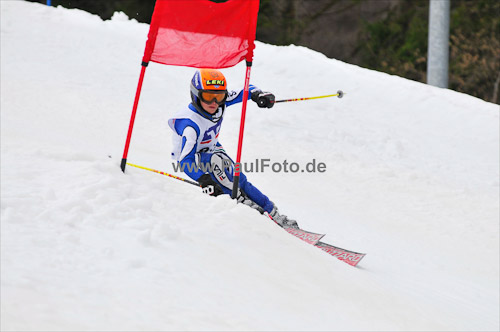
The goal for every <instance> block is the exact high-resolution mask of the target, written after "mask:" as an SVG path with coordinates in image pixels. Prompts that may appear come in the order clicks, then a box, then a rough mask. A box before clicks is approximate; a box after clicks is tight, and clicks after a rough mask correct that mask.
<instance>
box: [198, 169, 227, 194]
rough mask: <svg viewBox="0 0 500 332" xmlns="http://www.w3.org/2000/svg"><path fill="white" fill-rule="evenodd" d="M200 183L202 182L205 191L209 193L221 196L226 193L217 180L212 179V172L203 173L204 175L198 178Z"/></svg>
mask: <svg viewBox="0 0 500 332" xmlns="http://www.w3.org/2000/svg"><path fill="white" fill-rule="evenodd" d="M198 183H199V184H200V186H201V188H203V193H205V194H207V195H210V196H219V195H221V194H223V193H224V192H223V191H222V189H221V187H220V186H219V184H218V183H217V182H215V181H214V179H212V177H211V176H210V174H203V175H202V176H200V178H199V179H198Z"/></svg>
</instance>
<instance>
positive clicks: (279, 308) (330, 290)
mask: <svg viewBox="0 0 500 332" xmlns="http://www.w3.org/2000/svg"><path fill="white" fill-rule="evenodd" d="M147 31H148V26H147V25H145V24H139V23H137V22H136V21H134V20H128V18H127V17H126V16H125V15H124V14H120V13H117V14H115V16H114V17H113V19H112V20H110V21H102V20H101V19H100V18H98V17H97V16H93V15H90V14H88V13H85V12H83V11H79V10H67V9H64V8H50V7H46V6H43V5H40V4H35V3H26V2H22V1H1V329H2V331H14V330H15V331H20V330H31V331H33V330H45V331H110V330H113V331H116V330H125V331H144V330H148V331H160V330H162V331H163V330H165V331H167V330H273V331H281V330H294V331H310V330H328V331H340V330H342V331H347V330H365V331H366V330H420V331H424V330H426V331H437V330H439V331H453V330H467V331H479V330H490V331H498V330H499V329H500V322H499V218H500V216H499V210H500V209H499V150H500V149H499V106H498V105H495V104H491V103H487V102H484V101H481V100H479V99H476V98H473V97H471V96H468V95H465V94H460V93H456V92H453V91H450V90H444V89H439V88H435V87H430V86H427V85H424V84H420V83H416V82H413V81H409V80H405V79H402V78H399V77H396V76H390V75H386V74H382V73H378V72H374V71H369V70H366V69H363V68H359V67H357V66H353V65H349V64H346V63H343V62H340V61H336V60H331V59H327V58H326V57H324V56H323V55H321V54H319V53H316V52H313V51H311V50H308V49H306V48H303V47H296V46H289V47H276V46H271V45H266V44H262V43H257V48H256V53H255V59H254V67H253V70H252V83H253V84H255V85H257V86H259V87H261V88H263V89H265V90H269V91H272V92H274V93H275V94H276V96H277V98H279V99H283V98H296V97H308V96H314V95H322V94H329V93H335V92H336V91H337V90H338V89H342V90H344V92H346V95H345V97H344V98H342V99H338V98H329V99H320V100H314V101H307V102H296V103H286V104H279V105H276V107H275V108H273V109H271V110H267V109H266V110H261V109H258V108H257V107H256V106H255V105H254V104H253V103H250V104H249V109H248V114H247V126H246V129H245V133H246V136H245V141H244V149H243V160H244V161H245V160H246V161H254V160H255V159H257V158H267V159H270V161H271V164H272V163H275V162H276V163H282V162H283V161H284V160H287V162H289V163H291V162H296V163H298V164H300V165H301V166H302V167H305V165H306V164H307V163H308V162H310V161H312V160H313V159H315V160H316V162H318V163H319V162H323V163H325V164H326V172H324V173H318V172H316V173H307V172H304V173H302V172H298V173H284V172H281V173H275V172H272V171H271V170H270V169H267V170H266V171H265V172H259V173H256V172H253V173H248V174H247V175H248V176H249V178H250V180H251V181H252V182H253V183H254V184H255V185H257V186H258V187H259V188H260V189H261V190H262V191H263V192H265V193H266V194H267V195H268V196H270V197H271V199H272V200H273V201H275V202H276V203H277V204H278V206H279V207H280V209H281V210H282V211H283V212H284V213H286V214H288V215H290V216H292V217H295V218H296V219H297V220H298V221H299V224H300V225H301V226H302V227H303V228H305V229H309V230H311V231H316V232H324V233H326V234H327V236H326V237H325V241H326V242H329V243H332V244H335V245H338V246H341V247H346V248H349V249H352V250H356V251H361V252H366V253H368V255H367V256H366V257H365V258H364V260H363V261H362V262H361V263H360V265H359V267H358V268H353V267H351V266H349V265H347V264H345V263H343V262H341V261H338V260H336V259H335V258H333V257H331V256H329V255H327V254H326V253H323V252H322V251H320V250H318V249H316V248H314V247H312V246H309V245H307V244H305V243H303V242H301V241H300V240H297V239H296V238H293V237H292V236H290V235H288V234H287V233H285V232H284V231H282V230H280V229H279V228H278V227H277V226H275V225H273V224H272V223H271V222H270V221H268V220H266V219H265V218H263V217H261V216H260V215H259V214H258V213H257V212H255V211H253V210H250V209H248V208H246V207H243V206H239V205H238V206H237V205H235V204H234V202H233V201H231V200H230V199H229V198H228V197H219V198H217V199H214V198H212V197H208V196H205V195H202V194H200V193H199V189H198V188H196V187H194V186H190V185H187V184H184V183H182V182H180V181H176V180H173V179H170V178H167V177H164V176H161V175H157V174H154V173H151V172H147V171H143V170H139V169H133V168H130V167H129V168H128V169H127V172H126V174H125V175H124V174H123V173H122V172H121V171H120V169H119V163H120V160H121V155H122V151H123V146H124V143H125V137H126V132H127V128H128V121H129V118H130V110H131V107H132V102H133V97H134V93H135V88H136V84H137V79H138V76H139V72H140V60H141V57H142V52H143V50H144V45H145V41H146V36H147ZM193 72H194V70H193V69H191V68H180V67H170V66H162V65H157V64H154V63H153V64H150V66H149V67H148V70H147V72H146V79H145V82H144V87H143V93H142V96H141V102H140V105H139V111H138V115H137V120H136V125H135V129H134V135H133V137H132V144H131V148H130V152H129V161H130V162H133V163H136V164H139V165H143V166H147V167H152V168H156V169H160V170H163V171H166V172H172V165H171V160H170V156H169V155H170V137H171V133H170V130H169V129H168V126H167V123H166V120H167V119H168V117H169V116H171V115H172V114H173V113H174V112H175V111H176V110H177V109H178V108H180V107H183V106H184V105H186V104H187V103H188V102H189V100H190V98H189V88H188V87H189V80H190V78H191V76H192V74H193ZM224 73H225V74H226V77H227V78H228V80H229V82H230V86H231V85H232V87H233V88H234V89H237V88H240V87H241V86H242V83H243V78H244V66H243V64H241V65H238V66H236V67H234V68H231V69H228V70H225V71H224ZM240 114H241V108H240V107H238V106H234V107H232V108H229V109H228V110H227V116H226V121H225V123H224V125H223V128H222V133H221V136H220V141H221V142H222V143H223V144H224V146H225V148H226V150H227V151H228V152H229V153H230V154H232V155H233V156H234V155H235V154H236V144H237V134H238V130H239V118H240ZM178 175H181V174H178Z"/></svg>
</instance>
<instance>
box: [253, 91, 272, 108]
mask: <svg viewBox="0 0 500 332" xmlns="http://www.w3.org/2000/svg"><path fill="white" fill-rule="evenodd" d="M251 98H252V100H253V101H254V102H256V103H257V106H259V107H260V108H264V107H267V108H272V107H273V106H274V100H275V97H274V95H273V94H272V93H271V92H263V91H261V90H254V91H253V92H252V94H251Z"/></svg>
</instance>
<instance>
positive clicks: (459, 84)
mask: <svg viewBox="0 0 500 332" xmlns="http://www.w3.org/2000/svg"><path fill="white" fill-rule="evenodd" d="M31 1H35V2H40V3H46V1H45V0H31ZM220 1H223V0H220ZM242 1H243V0H242ZM154 4H155V1H154V0H106V1H99V0H52V5H53V6H58V5H61V6H63V7H65V8H79V9H83V10H85V11H88V12H90V13H93V14H97V15H99V16H100V17H101V18H102V19H105V20H106V19H109V18H111V16H112V15H113V13H114V12H115V11H123V12H124V13H125V14H127V15H128V16H129V17H130V18H134V19H136V20H137V21H139V22H145V23H149V22H150V20H151V15H152V13H153V9H154ZM428 14H429V1H428V0H413V1H407V0H261V2H260V11H259V20H258V24H257V40H259V41H262V42H265V43H270V44H274V45H289V44H295V45H302V46H306V47H309V48H311V49H314V50H317V51H319V52H322V53H323V54H325V55H326V56H328V57H330V58H335V59H338V60H342V61H345V62H348V63H352V64H356V65H360V66H362V67H365V68H370V69H375V70H378V71H382V72H386V73H390V74H395V75H398V76H401V77H406V78H409V79H412V80H416V81H420V82H424V83H425V82H426V69H427V59H426V57H427V31H428ZM499 34H500V1H495V0H451V17H450V75H449V87H450V89H453V90H456V91H460V92H464V93H467V94H470V95H473V96H476V97H479V98H481V99H484V100H486V101H490V102H494V103H497V104H499V103H500V91H499V86H500V41H499V40H500V38H499Z"/></svg>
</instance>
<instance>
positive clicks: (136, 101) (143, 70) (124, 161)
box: [121, 61, 148, 173]
mask: <svg viewBox="0 0 500 332" xmlns="http://www.w3.org/2000/svg"><path fill="white" fill-rule="evenodd" d="M141 66H142V68H141V75H140V76H139V82H138V83H137V91H136V92H135V99H134V107H133V108H132V115H131V116H130V124H129V126H128V133H127V141H126V142H125V149H124V150H123V158H122V163H121V169H122V172H124V173H125V166H126V165H127V155H128V148H129V146H130V139H131V138H132V130H133V129H134V121H135V113H136V112H137V105H139V97H140V96H141V89H142V81H144V74H145V73H146V67H147V66H148V63H147V62H144V61H143V62H142V64H141Z"/></svg>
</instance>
